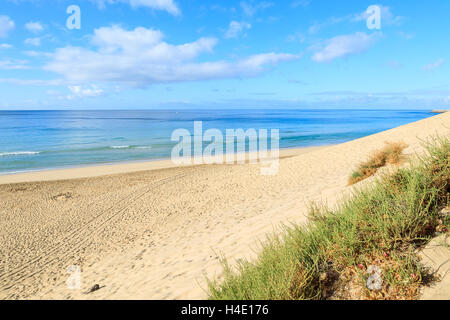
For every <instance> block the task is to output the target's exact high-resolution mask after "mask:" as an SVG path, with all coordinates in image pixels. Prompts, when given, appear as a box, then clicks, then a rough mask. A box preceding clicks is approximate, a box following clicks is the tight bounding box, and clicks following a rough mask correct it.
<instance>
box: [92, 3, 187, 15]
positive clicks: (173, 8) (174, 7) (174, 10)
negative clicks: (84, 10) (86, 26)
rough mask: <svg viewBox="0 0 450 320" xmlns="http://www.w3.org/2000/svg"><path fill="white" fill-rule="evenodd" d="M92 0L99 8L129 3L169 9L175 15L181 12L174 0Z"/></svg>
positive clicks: (136, 5) (137, 5) (132, 5)
mask: <svg viewBox="0 0 450 320" xmlns="http://www.w3.org/2000/svg"><path fill="white" fill-rule="evenodd" d="M91 2H94V3H96V4H97V5H98V6H99V8H105V6H106V4H115V3H128V4H129V5H130V6H131V7H133V8H138V7H147V8H152V9H155V10H162V11H167V12H168V13H170V14H172V15H174V16H178V15H180V14H181V10H180V8H179V7H178V5H177V3H176V2H174V1H173V0H91Z"/></svg>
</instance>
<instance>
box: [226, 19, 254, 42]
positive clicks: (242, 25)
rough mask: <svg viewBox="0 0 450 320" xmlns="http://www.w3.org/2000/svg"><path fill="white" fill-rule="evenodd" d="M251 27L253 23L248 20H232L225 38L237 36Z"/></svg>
mask: <svg viewBox="0 0 450 320" xmlns="http://www.w3.org/2000/svg"><path fill="white" fill-rule="evenodd" d="M251 27H252V25H251V24H249V23H247V22H238V21H231V22H230V26H229V27H228V30H227V33H226V34H225V38H237V37H238V36H240V35H241V34H242V33H243V32H245V30H248V29H250V28H251ZM244 36H245V34H244Z"/></svg>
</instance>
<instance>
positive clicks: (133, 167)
mask: <svg viewBox="0 0 450 320" xmlns="http://www.w3.org/2000/svg"><path fill="white" fill-rule="evenodd" d="M329 146H333V145H323V146H311V147H294V148H283V149H280V159H282V158H286V157H292V156H297V155H300V154H302V153H305V152H310V151H314V150H319V149H322V148H326V147H329ZM245 154H246V158H247V157H248V152H246V153H245ZM200 165H202V164H200ZM194 166H199V164H186V165H178V164H174V163H173V162H172V160H171V159H170V158H169V159H154V160H137V161H124V162H122V161H120V162H116V163H104V164H90V165H80V166H71V167H63V168H49V169H36V170H30V171H25V172H12V173H8V172H6V173H0V185H4V184H15V183H29V182H45V181H59V180H71V179H83V178H94V177H101V176H106V175H112V174H126V173H133V172H139V171H152V170H164V169H171V168H182V167H194Z"/></svg>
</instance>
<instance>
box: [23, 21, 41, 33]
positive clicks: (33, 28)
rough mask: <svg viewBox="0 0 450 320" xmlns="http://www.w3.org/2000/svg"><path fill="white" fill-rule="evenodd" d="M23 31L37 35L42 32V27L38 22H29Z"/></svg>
mask: <svg viewBox="0 0 450 320" xmlns="http://www.w3.org/2000/svg"><path fill="white" fill-rule="evenodd" d="M25 29H27V30H28V31H30V32H33V33H39V32H42V31H43V30H44V27H43V26H42V24H40V23H39V22H32V21H30V22H28V23H27V24H26V25H25Z"/></svg>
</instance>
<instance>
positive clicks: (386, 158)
mask: <svg viewBox="0 0 450 320" xmlns="http://www.w3.org/2000/svg"><path fill="white" fill-rule="evenodd" d="M406 147H407V145H406V144H404V143H401V142H388V143H386V145H385V146H384V148H383V149H381V150H378V151H376V152H374V153H373V154H372V156H371V157H370V158H369V160H367V161H366V162H363V163H362V164H361V165H359V167H358V169H357V170H356V171H354V172H353V174H352V175H351V177H350V178H349V180H348V184H349V185H352V184H355V183H358V182H360V181H362V180H364V179H367V178H368V177H370V176H372V175H374V174H375V173H376V172H377V170H378V169H379V168H381V167H384V166H385V165H386V164H398V163H399V162H400V161H401V159H402V152H403V150H404V149H405V148H406Z"/></svg>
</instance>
